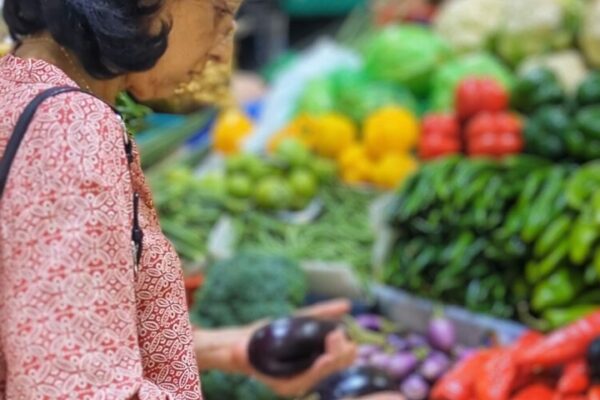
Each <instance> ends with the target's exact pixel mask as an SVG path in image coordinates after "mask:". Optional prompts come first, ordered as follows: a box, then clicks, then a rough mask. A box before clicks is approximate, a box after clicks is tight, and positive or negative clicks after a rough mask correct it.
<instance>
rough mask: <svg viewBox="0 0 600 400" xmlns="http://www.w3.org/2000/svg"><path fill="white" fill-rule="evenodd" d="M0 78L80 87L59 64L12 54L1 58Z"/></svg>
mask: <svg viewBox="0 0 600 400" xmlns="http://www.w3.org/2000/svg"><path fill="white" fill-rule="evenodd" d="M0 79H5V80H9V81H13V82H22V83H45V84H51V85H53V86H75V87H78V85H77V83H75V82H74V81H73V80H72V79H71V78H69V77H68V76H67V74H65V73H64V72H63V71H62V70H61V69H60V68H58V67H57V66H55V65H52V64H50V63H48V62H46V61H43V60H37V59H32V58H20V57H17V56H14V55H12V54H9V55H6V56H4V57H2V58H0Z"/></svg>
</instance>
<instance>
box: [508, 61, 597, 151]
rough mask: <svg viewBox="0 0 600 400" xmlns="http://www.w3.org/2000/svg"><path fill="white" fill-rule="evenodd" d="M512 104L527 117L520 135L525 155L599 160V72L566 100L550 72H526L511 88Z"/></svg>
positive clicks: (542, 70)
mask: <svg viewBox="0 0 600 400" xmlns="http://www.w3.org/2000/svg"><path fill="white" fill-rule="evenodd" d="M513 103H514V104H515V106H516V107H517V109H518V110H519V111H521V112H523V113H526V114H527V115H530V118H529V119H528V120H527V123H526V125H525V132H524V133H525V138H526V142H527V152H529V153H531V154H538V155H541V156H544V157H548V158H551V159H554V160H565V159H569V160H574V161H579V162H585V161H589V160H594V159H597V158H600V123H598V121H599V120H600V73H599V72H593V73H591V74H589V75H588V76H587V78H586V79H585V80H584V81H583V82H582V83H581V85H580V86H579V87H578V89H577V92H576V95H575V97H574V98H573V99H570V98H568V97H567V95H566V94H565V92H564V90H563V89H562V87H561V85H560V83H559V81H558V79H557V77H556V76H555V75H554V74H553V73H552V72H551V71H549V70H546V69H534V70H531V71H528V72H527V73H525V74H523V75H522V76H521V77H520V78H519V80H518V82H517V85H516V86H515V92H514V93H513Z"/></svg>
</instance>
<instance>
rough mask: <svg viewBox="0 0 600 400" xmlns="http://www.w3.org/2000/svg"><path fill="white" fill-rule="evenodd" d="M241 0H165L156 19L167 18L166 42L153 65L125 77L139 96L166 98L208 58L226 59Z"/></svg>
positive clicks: (231, 42) (231, 49) (129, 87)
mask: <svg viewBox="0 0 600 400" xmlns="http://www.w3.org/2000/svg"><path fill="white" fill-rule="evenodd" d="M240 3H241V0H167V1H166V2H165V6H164V9H163V10H162V12H161V15H160V18H158V19H157V29H158V26H159V22H158V21H161V20H162V21H164V20H167V21H170V22H171V32H170V34H169V46H168V48H167V51H166V52H165V54H164V55H163V56H162V58H161V59H160V60H159V61H158V63H157V64H156V66H155V67H154V68H152V69H151V70H149V71H145V72H140V73H134V74H130V75H128V76H127V77H126V86H127V90H128V91H130V92H131V93H132V94H133V95H134V96H135V97H136V98H138V99H139V100H143V101H147V100H153V99H160V98H167V97H170V96H171V95H173V93H174V91H175V89H176V88H177V87H179V85H180V84H181V83H185V82H188V81H189V80H190V79H191V77H192V74H193V72H198V71H201V70H202V69H203V68H204V66H205V64H206V62H207V61H208V60H211V59H212V60H214V61H216V62H222V63H229V62H230V61H231V57H232V53H233V33H234V31H235V20H234V18H235V13H236V12H237V9H238V8H239V6H240Z"/></svg>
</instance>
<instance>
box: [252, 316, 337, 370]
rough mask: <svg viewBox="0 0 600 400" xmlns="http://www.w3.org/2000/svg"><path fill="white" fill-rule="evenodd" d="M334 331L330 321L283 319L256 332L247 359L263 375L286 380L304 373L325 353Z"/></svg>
mask: <svg viewBox="0 0 600 400" xmlns="http://www.w3.org/2000/svg"><path fill="white" fill-rule="evenodd" d="M337 327H338V325H337V323H335V322H332V321H323V320H316V319H313V318H305V317H303V318H283V319H280V320H277V321H274V322H273V323H271V324H269V325H266V326H264V327H263V328H261V329H259V330H257V331H256V332H255V333H254V335H253V336H252V339H251V340H250V344H249V346H248V359H249V360H250V363H251V364H252V366H253V367H254V368H256V369H257V370H258V371H260V372H262V373H263V374H265V375H268V376H272V377H276V378H286V377H291V376H295V375H298V374H300V373H302V372H304V371H306V370H308V369H309V368H310V367H311V366H312V365H313V363H314V362H315V361H316V360H317V359H318V358H319V357H320V356H321V355H322V354H323V353H324V352H325V340H326V338H327V336H328V335H329V334H330V333H331V332H333V331H334V330H335V329H336V328H337Z"/></svg>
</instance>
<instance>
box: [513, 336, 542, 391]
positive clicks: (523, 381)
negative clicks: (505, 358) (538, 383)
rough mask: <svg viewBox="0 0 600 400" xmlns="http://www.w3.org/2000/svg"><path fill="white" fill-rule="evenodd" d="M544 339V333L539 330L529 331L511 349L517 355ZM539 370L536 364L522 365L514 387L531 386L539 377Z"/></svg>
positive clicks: (516, 388)
mask: <svg viewBox="0 0 600 400" xmlns="http://www.w3.org/2000/svg"><path fill="white" fill-rule="evenodd" d="M542 339H544V335H542V334H541V333H540V332H537V331H528V332H526V333H525V334H523V335H522V336H521V337H520V338H519V339H518V340H517V341H516V342H515V344H514V345H513V346H512V347H511V351H512V352H513V355H514V356H515V357H517V356H518V354H519V353H520V352H521V351H522V350H523V349H526V348H528V347H530V346H533V345H534V344H536V343H538V342H539V341H541V340H542ZM539 372H540V371H538V370H537V369H536V368H535V367H534V366H529V365H528V366H524V365H520V366H519V368H518V371H517V376H516V378H515V381H514V384H513V389H515V390H519V389H522V388H524V387H526V386H529V385H530V384H531V382H533V381H534V379H538V378H539Z"/></svg>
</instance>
